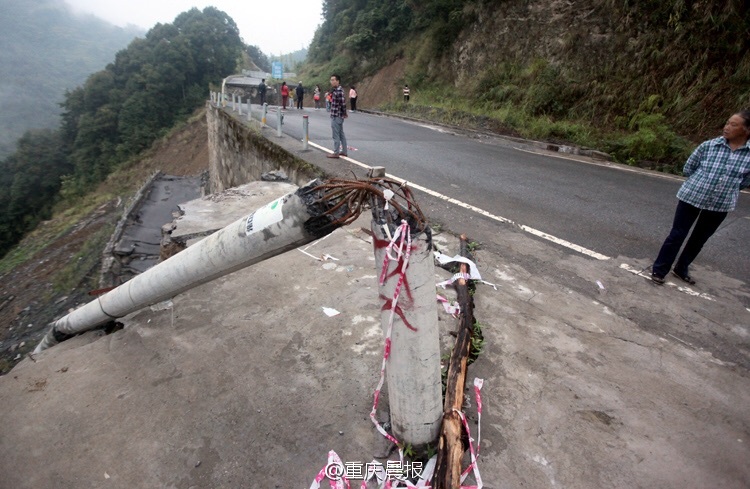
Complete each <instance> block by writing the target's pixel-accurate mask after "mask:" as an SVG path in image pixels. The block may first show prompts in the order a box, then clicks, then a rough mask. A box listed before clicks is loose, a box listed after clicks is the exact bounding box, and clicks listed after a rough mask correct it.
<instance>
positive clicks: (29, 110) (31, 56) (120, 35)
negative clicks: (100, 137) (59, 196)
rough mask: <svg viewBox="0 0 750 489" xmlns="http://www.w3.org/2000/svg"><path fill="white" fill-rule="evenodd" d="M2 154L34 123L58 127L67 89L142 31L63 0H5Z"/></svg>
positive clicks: (0, 36)
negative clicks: (79, 11)
mask: <svg viewBox="0 0 750 489" xmlns="http://www.w3.org/2000/svg"><path fill="white" fill-rule="evenodd" d="M1 8H2V14H1V15H0V47H1V48H0V66H2V67H3V68H2V70H0V159H2V158H4V157H6V156H7V155H8V154H10V153H11V152H12V149H13V148H14V146H15V142H16V140H17V139H18V138H19V137H20V136H21V135H22V134H23V133H24V132H25V131H26V130H27V129H30V128H54V127H56V126H57V125H58V124H59V122H60V120H59V114H60V107H59V106H58V104H59V103H60V102H62V100H63V95H64V93H65V91H66V90H71V89H73V88H75V87H77V86H79V85H81V84H82V83H83V82H84V81H85V80H86V78H87V77H88V76H89V75H90V74H91V73H93V72H95V71H98V70H101V69H102V68H104V66H105V65H106V64H107V63H109V62H111V61H112V59H113V58H114V55H115V53H116V52H117V51H119V50H120V49H123V48H125V46H127V44H128V43H129V42H130V41H131V40H133V38H135V37H136V36H138V35H142V34H143V32H142V31H140V30H138V29H136V28H132V29H123V28H120V27H115V26H113V25H111V24H108V23H107V22H104V21H103V20H100V19H98V18H96V17H93V16H79V15H75V14H74V13H73V12H72V10H71V9H70V7H69V6H68V5H67V4H66V3H65V2H64V1H63V0H35V1H33V2H29V1H26V0H2V7H1Z"/></svg>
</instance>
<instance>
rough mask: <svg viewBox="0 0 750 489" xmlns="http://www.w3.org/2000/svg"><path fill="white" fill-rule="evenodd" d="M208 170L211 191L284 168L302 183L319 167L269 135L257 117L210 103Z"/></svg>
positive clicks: (208, 107) (219, 190)
mask: <svg viewBox="0 0 750 489" xmlns="http://www.w3.org/2000/svg"><path fill="white" fill-rule="evenodd" d="M206 119H207V122H208V172H209V182H208V191H209V193H216V192H222V191H224V190H226V189H227V188H231V187H237V186H239V185H242V184H245V183H248V182H252V181H256V180H260V177H261V175H262V174H263V173H266V172H269V171H272V170H283V171H284V172H286V174H287V175H288V176H289V180H290V181H291V182H292V183H294V184H296V185H298V186H303V185H304V184H305V183H307V182H309V181H310V180H312V179H313V178H315V177H316V176H319V174H320V170H318V169H316V168H315V167H314V166H313V165H311V164H309V163H307V162H305V161H304V160H302V159H300V158H298V157H297V156H295V155H294V154H292V153H290V152H289V151H287V150H286V149H284V148H283V147H282V146H281V145H279V144H276V143H274V142H273V141H272V140H270V139H267V138H266V137H265V136H264V134H263V131H272V130H274V131H275V129H271V128H266V129H263V130H262V129H261V127H260V123H259V122H257V121H247V119H246V118H245V117H244V116H242V117H240V116H237V115H236V114H232V113H231V112H229V111H228V110H227V109H221V108H217V107H215V106H213V105H212V104H210V103H209V104H208V106H207V110H206Z"/></svg>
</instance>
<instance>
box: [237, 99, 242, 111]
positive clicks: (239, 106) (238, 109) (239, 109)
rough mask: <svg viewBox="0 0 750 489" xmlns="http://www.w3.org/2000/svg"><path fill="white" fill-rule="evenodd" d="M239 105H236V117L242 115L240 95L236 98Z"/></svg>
mask: <svg viewBox="0 0 750 489" xmlns="http://www.w3.org/2000/svg"><path fill="white" fill-rule="evenodd" d="M237 99H238V101H239V104H237V115H242V95H239V96H237Z"/></svg>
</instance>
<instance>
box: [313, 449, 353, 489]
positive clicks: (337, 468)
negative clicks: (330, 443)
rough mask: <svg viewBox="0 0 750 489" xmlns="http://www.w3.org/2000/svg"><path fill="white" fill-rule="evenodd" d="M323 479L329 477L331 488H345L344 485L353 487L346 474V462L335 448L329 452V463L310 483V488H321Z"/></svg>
mask: <svg viewBox="0 0 750 489" xmlns="http://www.w3.org/2000/svg"><path fill="white" fill-rule="evenodd" d="M323 479H328V481H329V482H330V484H331V489H344V487H346V489H351V488H350V486H349V479H347V478H346V476H345V475H344V463H343V462H342V461H341V458H340V457H339V456H338V455H337V454H336V452H334V451H333V450H331V451H330V452H328V463H327V464H326V466H325V467H323V468H322V469H320V472H318V475H317V476H316V477H315V480H314V481H313V483H312V484H310V489H320V483H321V482H322V481H323Z"/></svg>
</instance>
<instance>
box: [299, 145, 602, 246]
mask: <svg viewBox="0 0 750 489" xmlns="http://www.w3.org/2000/svg"><path fill="white" fill-rule="evenodd" d="M309 144H310V146H313V147H315V148H318V149H319V150H321V151H324V152H326V153H333V151H331V150H329V149H328V148H325V147H323V146H320V145H319V144H315V143H313V142H309ZM341 158H342V159H345V160H346V161H350V162H352V163H354V164H355V165H358V166H361V167H362V168H365V169H367V170H371V169H372V167H371V166H369V165H365V164H364V163H362V162H359V161H357V160H355V159H353V158H351V157H349V156H342V157H341ZM386 176H387V177H388V178H392V179H394V180H396V181H398V182H400V183H408V184H409V187H410V188H412V189H415V190H420V191H422V192H424V193H426V194H428V195H431V196H433V197H435V198H438V199H441V200H444V201H446V202H449V203H451V204H454V205H457V206H459V207H463V208H464V209H468V210H470V211H472V212H476V213H477V214H481V215H483V216H485V217H488V218H490V219H492V220H494V221H498V222H502V223H504V224H510V225H511V226H515V227H518V228H519V229H521V230H523V231H526V232H527V233H529V234H533V235H534V236H538V237H540V238H542V239H545V240H547V241H551V242H553V243H555V244H557V245H560V246H564V247H565V248H568V249H570V250H573V251H576V252H578V253H581V254H583V255H586V256H590V257H591V258H596V259H597V260H609V259H610V257H608V256H606V255H602V254H601V253H597V252H596V251H593V250H589V249H588V248H584V247H583V246H579V245H577V244H575V243H571V242H570V241H566V240H564V239H560V238H557V237H555V236H552V235H551V234H547V233H545V232H543V231H539V230H538V229H534V228H532V227H529V226H526V225H523V224H517V223H515V222H514V221H512V220H511V219H508V218H505V217H502V216H497V215H495V214H492V213H490V212H487V211H486V210H484V209H480V208H479V207H476V206H473V205H471V204H467V203H466V202H462V201H460V200H457V199H454V198H453V197H448V196H447V195H443V194H441V193H439V192H435V191H434V190H430V189H428V188H426V187H423V186H421V185H417V184H416V183H413V182H408V181H407V180H404V179H403V178H399V177H397V176H395V175H391V174H390V173H386Z"/></svg>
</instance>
